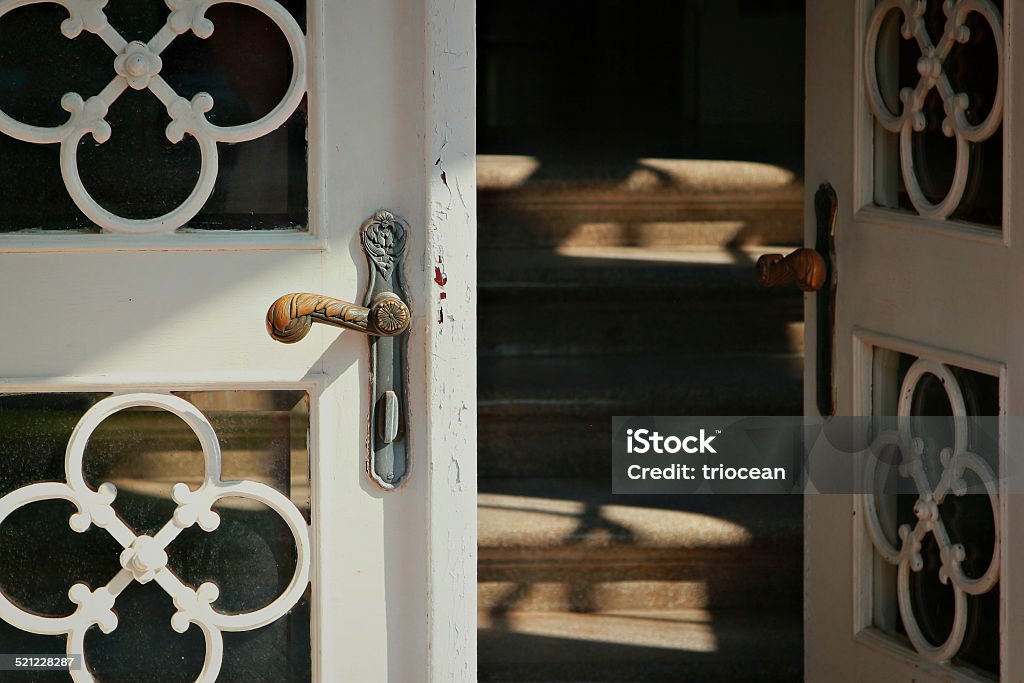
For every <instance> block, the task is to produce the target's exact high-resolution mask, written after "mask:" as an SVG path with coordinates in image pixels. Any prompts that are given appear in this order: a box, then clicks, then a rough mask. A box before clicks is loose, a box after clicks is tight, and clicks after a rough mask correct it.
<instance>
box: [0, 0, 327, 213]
mask: <svg viewBox="0 0 1024 683" xmlns="http://www.w3.org/2000/svg"><path fill="white" fill-rule="evenodd" d="M281 1H282V4H283V5H284V6H285V8H286V9H288V10H289V11H290V12H291V13H292V15H293V16H294V17H295V18H296V19H297V20H298V22H299V24H300V26H303V27H304V26H305V1H304V0H281ZM104 11H105V13H106V14H107V17H108V19H109V22H110V24H111V26H113V27H114V28H115V29H116V30H117V31H118V32H119V33H120V34H121V35H122V37H124V39H125V40H128V41H132V40H139V41H143V42H145V41H147V40H149V39H150V38H151V37H152V36H153V35H155V34H156V32H157V31H158V30H159V29H160V27H161V25H163V23H164V22H165V21H166V20H167V16H168V13H169V10H168V8H167V6H166V5H165V4H164V2H162V0H111V2H110V3H109V4H108V6H107V7H106V8H105V10H104ZM66 17H67V12H66V11H65V10H63V9H62V8H61V7H59V6H57V5H53V4H40V5H31V6H28V7H22V8H19V9H16V10H14V11H12V12H10V13H8V14H7V15H5V16H4V17H2V18H0V109H2V110H3V111H4V112H5V113H7V114H9V115H10V116H12V117H13V118H15V119H16V120H18V121H22V122H24V123H27V124H31V125H39V126H57V125H60V124H61V123H63V122H65V121H66V120H67V117H68V113H67V112H66V111H64V110H63V109H62V108H61V98H62V96H63V95H64V94H65V93H68V92H77V93H80V94H81V95H82V96H83V97H84V98H86V99H87V98H88V97H90V96H92V95H96V94H98V93H99V92H100V91H101V90H102V89H103V88H104V87H105V86H106V85H107V83H109V82H110V81H111V80H112V79H113V78H114V76H115V70H114V58H115V55H114V53H113V52H112V51H111V50H110V48H108V47H107V46H106V45H105V44H104V43H103V41H102V40H100V39H99V38H98V37H97V36H95V35H93V34H91V33H88V32H83V33H82V34H81V35H79V36H78V37H77V38H76V39H74V40H69V39H68V38H66V37H64V36H63V35H62V34H61V32H60V25H61V21H63V20H64V19H65V18H66ZM207 17H208V18H209V19H210V20H211V21H213V23H214V26H215V30H214V32H213V35H212V36H211V37H210V38H208V39H205V40H203V39H200V38H198V37H196V36H195V35H194V34H193V33H191V32H188V33H185V34H183V35H180V36H178V37H177V38H175V39H174V41H173V42H172V43H171V44H170V46H169V47H168V48H167V49H166V50H164V51H163V53H162V54H161V55H160V58H161V60H162V67H161V70H160V76H161V77H163V78H164V80H166V81H167V83H168V84H169V85H170V86H171V87H172V88H173V89H174V90H175V92H177V93H178V95H180V96H182V97H185V98H188V99H191V98H192V97H193V96H194V95H196V94H197V93H199V92H206V93H209V94H210V95H211V96H212V97H213V102H214V107H213V109H212V110H211V111H210V112H209V113H208V114H207V117H208V118H209V120H210V121H211V122H212V123H214V124H216V125H219V126H231V125H238V124H243V123H248V122H251V121H255V120H257V119H259V118H260V117H262V116H263V115H264V114H267V113H268V112H270V111H271V110H272V109H273V108H274V106H275V105H276V104H277V103H278V102H279V101H280V100H281V98H282V96H283V95H284V94H285V92H286V90H287V87H288V83H289V80H290V78H291V73H292V59H291V53H290V51H289V49H288V44H287V41H286V39H285V37H284V34H282V32H281V31H280V29H279V28H278V27H277V26H276V25H275V24H274V23H273V22H272V21H271V20H270V19H268V18H267V17H266V16H264V15H263V14H262V13H260V12H259V11H257V10H255V9H252V8H250V7H246V6H242V5H238V4H234V3H227V4H219V5H215V6H213V7H212V8H210V10H209V12H208V13H207ZM106 120H107V121H108V123H109V124H110V126H111V130H112V135H111V137H110V139H109V140H108V141H107V142H106V143H104V144H102V145H101V144H97V143H96V141H95V140H94V139H93V138H92V136H88V135H87V136H86V137H85V139H83V140H82V142H81V143H80V144H79V149H78V163H79V169H80V175H81V177H82V180H83V183H84V184H85V187H86V189H87V190H88V191H89V193H90V194H91V195H92V196H93V197H94V198H95V199H96V201H97V202H98V203H99V204H100V205H101V206H103V207H104V208H106V209H107V210H109V211H111V212H113V213H115V214H117V215H119V216H122V217H124V218H152V217H156V216H160V215H163V214H165V213H167V212H169V211H171V210H172V209H174V208H176V207H177V206H179V205H180V204H181V203H182V202H183V201H184V200H185V199H186V198H187V197H188V196H189V194H190V193H191V192H192V189H193V187H194V186H195V184H196V180H197V178H198V177H199V168H200V151H199V145H198V144H197V143H196V141H195V140H194V139H193V138H192V137H190V136H186V137H185V139H184V140H183V141H182V142H180V143H178V144H172V143H171V142H170V141H168V139H167V137H166V135H165V132H164V131H165V128H166V126H167V124H168V123H170V118H169V117H168V114H167V111H166V108H165V107H164V105H163V104H162V103H161V102H160V101H159V100H157V98H156V97H155V96H154V95H153V93H152V92H150V91H149V90H148V89H142V90H133V89H131V88H129V89H127V90H126V91H125V92H124V93H123V94H122V95H121V96H120V98H119V99H118V100H117V101H116V102H115V103H114V105H113V106H112V107H111V108H110V111H109V112H108V114H107V115H106ZM58 148H59V145H56V144H46V145H42V144H33V143H28V142H23V141H20V140H16V139H14V138H12V137H9V136H7V135H3V134H0V187H3V188H4V192H3V193H2V194H0V232H13V231H18V230H33V229H40V230H67V229H73V230H81V231H90V232H95V231H98V230H99V229H98V228H97V227H96V226H95V225H94V224H93V223H91V222H90V221H89V219H88V218H86V216H84V215H83V214H82V213H81V211H79V210H78V208H77V207H76V206H75V204H74V202H73V201H72V200H71V198H70V196H69V195H68V192H67V190H66V189H65V186H64V182H63V179H62V177H61V172H60V165H59V149H58ZM218 155H219V166H220V168H219V172H218V176H217V183H216V186H215V189H214V191H213V194H212V196H211V197H210V198H209V200H208V201H207V202H206V204H205V206H204V208H203V209H202V211H201V212H200V213H199V214H198V215H197V216H196V217H195V218H194V219H192V220H191V221H190V222H189V223H188V226H187V228H186V229H199V230H210V229H215V230H267V229H288V230H298V229H306V228H307V227H308V199H307V195H308V192H307V189H308V183H307V144H306V104H305V100H303V102H302V104H300V105H299V108H298V109H297V110H296V111H295V113H294V114H293V115H292V116H291V118H290V119H289V120H288V122H287V123H286V124H285V125H284V126H282V127H281V128H278V129H277V130H275V131H273V132H271V133H269V134H267V135H265V136H262V137H259V138H256V139H254V140H250V141H248V142H241V143H238V144H218Z"/></svg>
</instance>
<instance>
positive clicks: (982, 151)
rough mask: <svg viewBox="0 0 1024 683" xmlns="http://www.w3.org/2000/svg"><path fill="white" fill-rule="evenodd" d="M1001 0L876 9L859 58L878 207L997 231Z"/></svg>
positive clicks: (919, 2) (905, 0)
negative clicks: (870, 127) (872, 143)
mask: <svg viewBox="0 0 1024 683" xmlns="http://www.w3.org/2000/svg"><path fill="white" fill-rule="evenodd" d="M1002 5H1003V3H1002V0H999V1H998V2H992V1H990V0H956V1H951V0H947V1H945V2H944V1H943V0H898V1H896V2H890V1H886V2H879V3H878V7H877V8H876V9H875V10H874V12H873V13H872V15H871V18H870V19H869V23H868V29H867V37H866V44H865V54H864V72H865V78H866V79H867V82H866V84H865V86H866V91H867V101H868V106H869V108H870V110H871V113H872V115H873V119H874V121H875V129H874V133H875V158H874V181H875V182H874V190H875V203H876V204H878V205H879V206H887V207H892V208H900V209H906V210H908V211H914V212H917V213H919V214H920V215H922V216H926V217H929V218H940V219H945V218H949V219H954V220H960V221H966V222H970V223H976V224H982V225H986V226H992V227H999V226H1000V225H1001V224H1002V205H1003V132H1002V122H1003V83H1004V69H1005V61H1004V54H1003V25H1002Z"/></svg>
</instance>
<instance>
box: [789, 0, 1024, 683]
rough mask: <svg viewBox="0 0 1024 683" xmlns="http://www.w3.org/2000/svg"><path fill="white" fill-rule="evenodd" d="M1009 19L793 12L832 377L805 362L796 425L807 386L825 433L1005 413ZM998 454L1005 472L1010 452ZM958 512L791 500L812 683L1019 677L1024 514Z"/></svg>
mask: <svg viewBox="0 0 1024 683" xmlns="http://www.w3.org/2000/svg"><path fill="white" fill-rule="evenodd" d="M1020 9H1021V6H1020V4H1019V3H1012V2H1005V3H1002V2H990V1H989V0H953V1H950V2H945V3H943V2H941V1H939V0H921V1H918V0H907V1H903V0H881V1H878V2H876V0H856V1H851V2H833V1H831V0H814V1H812V2H809V3H808V4H807V84H806V87H807V134H806V160H807V163H806V183H807V187H808V188H810V189H811V192H810V193H809V196H808V198H807V205H806V206H807V225H806V230H807V232H806V233H805V234H806V235H807V237H808V239H809V240H810V242H809V244H812V245H813V243H814V235H815V227H814V210H813V204H812V202H813V199H812V196H811V195H813V189H814V188H816V187H818V185H819V184H820V183H824V182H828V183H831V184H832V186H833V187H834V188H835V190H836V194H837V196H838V217H837V221H836V224H835V259H836V262H835V272H836V276H837V287H838V289H837V293H836V300H835V323H834V340H835V345H834V375H833V377H832V378H831V379H829V378H827V377H819V376H818V373H817V370H818V363H817V361H816V360H815V359H814V358H813V354H808V363H807V374H806V389H805V399H806V405H807V406H808V412H809V413H812V414H813V413H814V411H815V408H814V406H815V398H816V390H817V387H818V383H819V382H821V381H825V382H829V381H831V384H832V387H833V389H834V392H835V401H836V414H837V415H840V416H843V415H894V414H900V415H908V414H947V413H950V412H955V413H961V414H968V415H1000V416H1004V417H1005V416H1012V415H1014V414H1019V413H1020V411H1021V406H1022V405H1024V394H1022V393H1021V392H1022V382H1021V381H1020V379H1021V378H1020V377H1019V375H1020V374H1021V361H1022V360H1024V357H1022V352H1024V343H1022V342H1024V337H1022V334H1024V315H1022V313H1024V309H1022V304H1021V301H1022V299H1021V297H1020V295H1019V292H1020V291H1021V290H1020V284H1021V279H1022V277H1024V267H1022V266H1024V243H1022V240H1021V235H1020V231H1021V229H1022V228H1024V204H1022V200H1024V197H1022V195H1021V193H1020V192H1015V191H1013V188H1014V182H1013V179H1014V178H1016V177H1017V176H1018V175H1019V174H1020V173H1021V171H1022V169H1021V168H1020V167H1019V164H1020V159H1022V158H1024V157H1022V156H1021V148H1020V145H1021V136H1020V135H1015V134H1014V129H1015V127H1017V126H1021V125H1024V119H1022V116H1024V108H1022V107H1021V104H1022V101H1021V95H1022V91H1021V90H1020V88H1019V87H1017V86H1018V85H1019V83H1020V82H1021V76H1022V75H1024V74H1022V72H1021V67H1022V66H1024V65H1022V63H1021V59H1020V58H1019V55H1018V51H1017V50H1016V49H1015V47H1016V43H1017V42H1020V41H1019V40H1018V39H1017V38H1016V36H1017V35H1020V34H1021V31H1022V30H1024V27H1022V25H1021V23H1020V22H1019V21H1014V20H1015V19H1016V17H1015V15H1016V13H1017V12H1018V11H1019V10H1020ZM815 308H816V305H815V303H814V301H813V299H809V300H808V310H807V320H808V328H807V329H808V348H815V346H814V345H815V344H816V343H819V342H820V341H821V340H819V339H817V337H818V333H816V331H815V330H816V327H817V321H818V318H817V315H819V314H820V313H819V312H818V311H816V310H815ZM1000 439H1001V443H1000V446H1001V449H1002V450H1001V452H1002V453H1004V454H1007V453H1008V454H1010V455H1008V456H1007V455H1003V456H1002V458H1003V459H1002V461H1001V462H1000V464H999V467H1000V468H1005V467H1006V466H1007V465H1008V464H1010V462H1011V460H1012V459H1014V457H1015V456H1014V455H1013V453H1014V449H1015V448H1017V446H1016V445H1015V444H1013V443H1011V442H1010V435H1008V434H1007V433H1005V432H1004V433H1001V435H1000ZM950 445H951V446H952V447H953V448H954V450H956V449H957V448H958V446H955V445H953V444H950ZM937 455H938V454H937V453H930V454H926V456H925V457H931V458H936V457H937ZM935 485H936V484H934V483H933V484H932V486H935ZM957 498H958V497H957V496H956V495H955V494H953V493H947V495H945V497H944V498H942V500H941V501H939V500H938V498H937V497H932V498H928V496H926V495H924V493H923V492H922V494H920V495H907V496H901V497H900V499H898V500H890V501H888V502H884V503H883V502H881V501H877V502H878V505H869V504H867V502H868V500H867V499H866V498H865V497H863V496H848V495H831V496H824V495H822V496H809V497H808V498H807V500H806V505H805V513H806V514H805V533H806V546H805V547H806V555H805V562H806V584H805V586H806V589H805V591H806V594H805V629H806V630H805V633H806V675H807V680H812V681H837V680H843V681H911V680H913V681H931V680H988V679H991V678H998V679H1000V680H1006V681H1018V680H1021V679H1022V677H1024V655H1022V648H1021V642H1022V641H1021V633H1022V630H1021V618H1022V614H1024V612H1022V610H1024V602H1022V600H1021V592H1020V591H1019V590H1018V589H1017V586H1016V582H1017V581H1018V580H1019V579H1020V575H1021V571H1020V568H1021V567H1022V566H1024V565H1022V561H1024V556H1022V552H1024V546H1022V544H1021V543H1019V542H1017V534H1018V532H1019V530H1020V529H1021V528H1022V527H1021V521H1022V520H1024V516H1022V515H1024V508H1022V503H1021V499H1020V497H1019V496H1009V495H1003V496H1000V497H997V498H996V499H994V500H990V499H989V498H988V497H980V499H979V498H978V497H974V498H972V500H971V501H965V500H957ZM964 498H967V497H964ZM872 501H876V499H874V498H873V499H872ZM936 502H941V503H942V505H940V506H938V507H941V508H943V509H942V511H940V512H939V513H938V516H937V517H932V516H930V513H929V511H930V510H933V509H934V508H933V507H932V504H933V503H936ZM915 504H917V507H915ZM949 505H954V506H956V505H959V506H961V507H960V512H959V513H958V514H956V515H947V514H946V507H947V506H949ZM886 506H890V507H888V508H887V509H888V510H889V513H890V514H889V515H887V516H886V515H879V516H876V513H877V510H878V509H880V508H885V507H886ZM875 524H877V529H879V530H881V531H882V532H884V536H885V538H884V539H882V538H879V537H878V535H877V534H872V533H871V532H870V527H871V526H872V525H875ZM929 524H932V526H931V527H929V526H928V525H929ZM901 527H902V528H904V529H905V530H906V531H907V532H909V534H908V535H907V536H906V537H905V538H901V537H900V535H899V533H898V532H897V529H898V528H901ZM917 531H920V532H921V534H920V536H918V535H917V533H916V532H917ZM915 539H917V540H919V541H920V544H921V545H920V547H919V548H915V547H914V540H915ZM951 539H952V540H951ZM957 544H959V546H962V547H958V545H957ZM961 550H962V551H963V552H962V553H961ZM961 570H962V571H961Z"/></svg>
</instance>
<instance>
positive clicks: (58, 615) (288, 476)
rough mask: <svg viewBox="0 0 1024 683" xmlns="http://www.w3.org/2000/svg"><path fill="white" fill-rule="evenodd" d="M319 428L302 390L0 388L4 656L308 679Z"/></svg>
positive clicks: (93, 668) (173, 677)
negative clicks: (314, 449) (70, 657)
mask: <svg viewBox="0 0 1024 683" xmlns="http://www.w3.org/2000/svg"><path fill="white" fill-rule="evenodd" d="M308 429H309V399H308V396H307V394H306V393H305V392H301V391H210V392H176V393H174V394H120V395H114V396H110V395H106V394H20V395H5V396H0V453H2V454H3V457H2V458H0V495H2V496H3V497H2V498H0V617H2V619H3V621H0V652H4V653H23V654H59V653H64V652H66V653H68V654H84V656H85V662H86V666H87V668H88V671H89V672H91V676H92V677H94V678H95V680H97V681H100V683H106V682H108V681H126V682H127V681H131V682H137V681H152V682H154V683H156V682H158V681H195V680H197V679H198V678H199V676H200V672H201V671H203V670H204V667H205V670H206V672H207V673H211V672H212V673H213V674H214V675H215V676H216V675H217V674H218V673H219V677H217V680H218V681H284V680H288V681H302V680H309V679H310V594H309V585H308V572H309V539H308V525H309V515H310V487H309V455H308V448H307V438H308ZM218 469H219V472H218ZM69 524H70V528H69ZM76 532H77V533H76ZM8 675H13V674H4V676H8ZM25 680H29V678H26V679H25ZM30 680H33V681H50V680H52V681H67V680H68V674H67V672H63V671H57V672H41V671H34V672H32V673H31V674H30ZM84 680H92V678H87V679H84ZM211 680H212V679H211Z"/></svg>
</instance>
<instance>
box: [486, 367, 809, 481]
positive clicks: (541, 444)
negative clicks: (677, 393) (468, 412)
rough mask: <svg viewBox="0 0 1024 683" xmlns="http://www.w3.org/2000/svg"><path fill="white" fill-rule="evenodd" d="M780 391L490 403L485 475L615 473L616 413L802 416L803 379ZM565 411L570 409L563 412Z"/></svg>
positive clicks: (781, 388) (487, 409) (566, 475)
mask: <svg viewBox="0 0 1024 683" xmlns="http://www.w3.org/2000/svg"><path fill="white" fill-rule="evenodd" d="M794 384H795V385H794V386H786V387H780V388H779V391H778V393H773V394H770V395H761V396H753V397H732V398H729V397H721V398H722V399H724V401H725V402H724V403H717V402H710V401H696V402H693V403H690V404H687V405H684V404H683V403H682V402H680V403H677V404H675V405H672V406H669V407H667V408H666V407H665V406H662V409H660V410H659V409H658V406H656V405H644V404H638V405H634V406H621V407H617V408H614V407H605V406H600V405H591V406H586V405H575V404H570V403H568V402H567V403H566V404H565V405H562V406H559V405H537V406H535V407H528V408H526V407H522V406H514V407H513V408H514V409H511V410H503V409H502V408H501V407H500V406H486V407H484V408H483V409H481V411H480V416H479V420H478V424H477V433H478V441H477V443H478V453H477V468H478V472H479V476H480V477H514V478H524V477H541V478H544V477H585V478H594V477H598V478H608V477H610V476H611V466H612V460H611V447H612V446H611V439H612V417H613V416H615V415H687V414H689V415H799V414H801V413H800V411H801V410H802V405H801V399H800V386H799V383H794ZM560 410H565V412H566V413H569V414H562V415H558V414H557V413H558V412H559V411H560Z"/></svg>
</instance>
